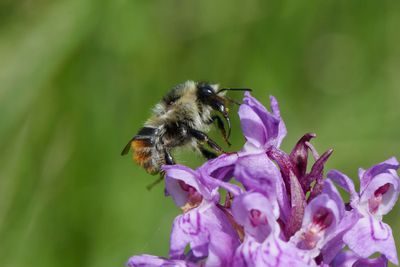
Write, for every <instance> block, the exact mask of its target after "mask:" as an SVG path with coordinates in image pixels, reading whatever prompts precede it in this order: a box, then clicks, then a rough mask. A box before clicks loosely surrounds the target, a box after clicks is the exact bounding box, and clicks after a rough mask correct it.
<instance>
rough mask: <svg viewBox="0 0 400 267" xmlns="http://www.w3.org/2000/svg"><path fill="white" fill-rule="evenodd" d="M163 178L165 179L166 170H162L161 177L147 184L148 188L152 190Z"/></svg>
mask: <svg viewBox="0 0 400 267" xmlns="http://www.w3.org/2000/svg"><path fill="white" fill-rule="evenodd" d="M163 179H164V172H160V177H159V178H158V179H157V180H155V181H154V182H152V183H151V184H149V185H147V186H146V188H147V190H149V191H150V190H151V189H153V187H154V186H156V185H158V184H159V183H160V182H161V181H162V180H163Z"/></svg>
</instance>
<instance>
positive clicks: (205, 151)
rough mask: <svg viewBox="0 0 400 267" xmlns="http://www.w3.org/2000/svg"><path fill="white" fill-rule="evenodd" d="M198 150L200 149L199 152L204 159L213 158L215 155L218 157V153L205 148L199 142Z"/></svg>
mask: <svg viewBox="0 0 400 267" xmlns="http://www.w3.org/2000/svg"><path fill="white" fill-rule="evenodd" d="M199 150H200V152H201V154H202V155H203V157H205V158H206V159H215V158H216V157H218V155H217V154H216V153H214V152H211V151H210V150H208V149H206V148H205V147H204V146H202V145H201V144H199Z"/></svg>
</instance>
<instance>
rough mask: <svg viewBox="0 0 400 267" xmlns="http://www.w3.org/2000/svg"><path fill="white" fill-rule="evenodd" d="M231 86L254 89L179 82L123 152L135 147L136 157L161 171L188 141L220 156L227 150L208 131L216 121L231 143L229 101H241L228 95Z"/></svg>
mask: <svg viewBox="0 0 400 267" xmlns="http://www.w3.org/2000/svg"><path fill="white" fill-rule="evenodd" d="M228 90H240V91H250V89H246V88H223V89H219V87H218V85H217V84H209V83H205V82H194V81H186V82H184V83H182V84H179V85H177V86H175V87H174V88H172V89H171V90H170V91H169V92H168V93H167V94H166V95H165V96H164V97H163V99H162V100H161V101H160V102H159V103H158V104H157V105H156V106H155V107H154V108H153V114H152V116H151V117H150V118H149V119H148V120H147V121H146V122H145V123H144V126H143V127H142V128H141V129H140V130H139V131H138V133H137V134H136V135H135V136H134V137H133V138H132V139H131V140H130V141H129V142H128V144H127V145H126V146H125V148H124V149H123V150H122V152H121V155H125V154H127V153H128V152H129V150H130V148H132V150H133V160H134V161H135V162H136V163H137V164H139V165H140V166H141V167H143V168H144V169H145V170H146V171H147V172H148V173H150V174H158V173H160V171H161V166H162V165H164V164H169V165H172V164H175V161H174V159H173V157H172V155H171V150H172V149H173V148H177V147H181V146H185V145H188V146H190V147H192V148H194V150H196V151H198V152H200V153H201V154H202V155H203V156H204V157H205V158H207V159H211V158H215V157H217V155H218V154H221V153H223V152H224V151H223V149H222V148H221V147H220V146H219V145H218V144H217V143H216V142H215V141H213V140H212V139H211V138H209V137H208V135H207V132H208V131H209V130H210V126H211V125H212V124H213V123H215V124H216V125H217V127H218V128H219V130H220V132H221V134H222V137H223V139H224V140H225V142H226V143H227V144H228V145H230V143H229V141H228V139H229V136H230V133H231V122H230V119H229V114H228V108H227V105H228V103H229V102H233V103H236V104H239V103H237V102H236V101H234V100H233V99H231V98H229V97H227V96H225V93H226V91H228ZM213 111H216V112H213ZM221 115H222V117H223V118H224V119H225V121H226V124H227V125H228V131H227V130H226V128H225V125H224V121H223V120H222V118H221ZM207 146H208V148H209V149H208V148H207Z"/></svg>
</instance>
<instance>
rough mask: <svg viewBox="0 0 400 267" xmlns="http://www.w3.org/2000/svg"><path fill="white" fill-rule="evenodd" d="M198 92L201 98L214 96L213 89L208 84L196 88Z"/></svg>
mask: <svg viewBox="0 0 400 267" xmlns="http://www.w3.org/2000/svg"><path fill="white" fill-rule="evenodd" d="M198 90H199V91H198V92H199V95H200V96H201V97H207V96H210V95H213V94H214V90H213V88H212V87H211V86H210V85H208V84H201V85H199V86H198Z"/></svg>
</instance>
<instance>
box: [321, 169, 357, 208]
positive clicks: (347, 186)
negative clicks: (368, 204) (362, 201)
mask: <svg viewBox="0 0 400 267" xmlns="http://www.w3.org/2000/svg"><path fill="white" fill-rule="evenodd" d="M326 176H327V177H328V179H330V180H332V181H333V182H335V183H336V184H337V185H338V186H340V187H341V188H343V189H344V190H346V191H347V192H348V193H350V202H351V203H354V202H355V201H357V200H358V198H359V196H358V193H357V192H356V190H355V188H354V183H353V181H352V180H351V179H350V178H349V177H348V176H347V175H345V174H343V173H341V172H340V171H337V170H330V171H329V172H328V173H327V175H326Z"/></svg>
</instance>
